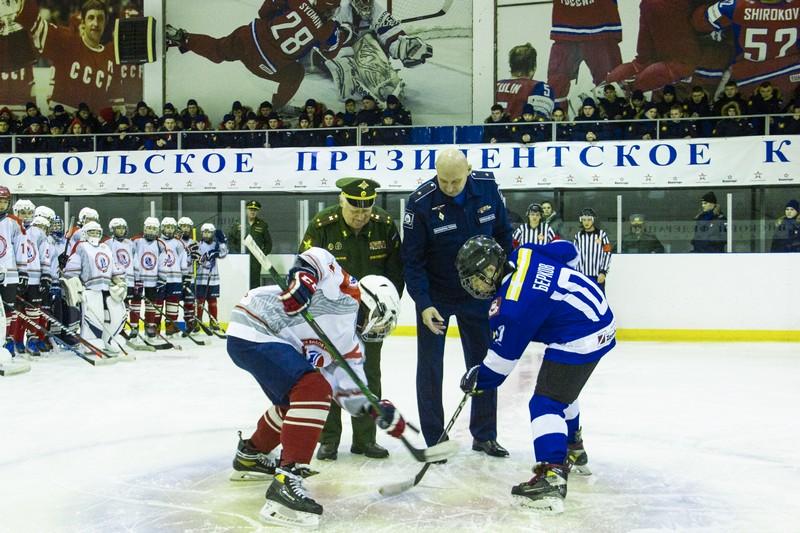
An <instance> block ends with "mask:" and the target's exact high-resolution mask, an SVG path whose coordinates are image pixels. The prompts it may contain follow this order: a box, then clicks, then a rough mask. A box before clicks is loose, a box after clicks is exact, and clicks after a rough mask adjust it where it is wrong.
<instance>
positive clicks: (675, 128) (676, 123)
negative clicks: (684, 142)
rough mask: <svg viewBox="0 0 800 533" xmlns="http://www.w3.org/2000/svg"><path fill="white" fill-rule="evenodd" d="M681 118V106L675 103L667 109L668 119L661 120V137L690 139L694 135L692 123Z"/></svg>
mask: <svg viewBox="0 0 800 533" xmlns="http://www.w3.org/2000/svg"><path fill="white" fill-rule="evenodd" d="M682 118H683V106H682V105H680V104H675V105H673V106H672V109H670V110H669V119H670V120H662V121H661V133H660V138H661V139H691V138H692V137H696V136H697V135H696V130H695V127H694V124H692V122H691V121H689V120H681V119H682Z"/></svg>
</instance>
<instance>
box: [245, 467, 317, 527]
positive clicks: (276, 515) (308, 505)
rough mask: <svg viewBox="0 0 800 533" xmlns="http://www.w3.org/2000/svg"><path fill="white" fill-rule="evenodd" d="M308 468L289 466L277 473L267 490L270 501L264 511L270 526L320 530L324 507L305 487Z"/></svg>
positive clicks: (261, 512) (268, 500)
mask: <svg viewBox="0 0 800 533" xmlns="http://www.w3.org/2000/svg"><path fill="white" fill-rule="evenodd" d="M309 470H310V469H309V468H308V465H302V464H288V465H284V466H281V467H279V468H277V469H276V470H275V477H274V478H273V480H272V484H271V485H270V486H269V488H268V489H267V502H266V503H265V504H264V506H263V507H262V508H261V511H260V513H259V514H260V515H261V518H262V519H263V520H265V521H266V522H269V523H271V524H279V525H282V526H294V527H309V528H313V527H317V526H318V525H319V518H320V516H321V515H322V506H321V505H320V504H318V503H317V502H315V501H314V500H313V499H312V498H311V497H310V496H309V495H308V493H307V492H306V490H305V488H304V487H303V478H304V477H308V475H309V473H308V472H309Z"/></svg>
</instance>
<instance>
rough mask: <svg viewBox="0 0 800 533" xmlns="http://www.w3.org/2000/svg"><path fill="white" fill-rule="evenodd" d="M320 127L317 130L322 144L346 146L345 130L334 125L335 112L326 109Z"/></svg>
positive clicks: (346, 136)
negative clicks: (320, 129) (319, 129)
mask: <svg viewBox="0 0 800 533" xmlns="http://www.w3.org/2000/svg"><path fill="white" fill-rule="evenodd" d="M322 128H323V130H322V131H320V132H319V134H320V136H321V141H322V145H323V146H347V145H348V144H349V143H348V135H347V130H344V129H339V128H337V127H336V114H335V113H334V112H333V111H331V110H330V109H328V110H327V111H325V114H324V115H322Z"/></svg>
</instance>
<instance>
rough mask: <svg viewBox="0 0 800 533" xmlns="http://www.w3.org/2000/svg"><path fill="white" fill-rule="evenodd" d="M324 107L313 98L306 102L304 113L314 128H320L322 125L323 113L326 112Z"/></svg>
mask: <svg viewBox="0 0 800 533" xmlns="http://www.w3.org/2000/svg"><path fill="white" fill-rule="evenodd" d="M324 107H325V106H323V105H322V104H320V103H318V102H317V101H316V100H314V99H313V98H309V99H308V100H306V105H305V108H304V109H303V113H304V114H305V115H306V116H307V117H308V122H309V124H311V127H312V128H319V126H320V124H322V113H323V112H324V109H323V108H324Z"/></svg>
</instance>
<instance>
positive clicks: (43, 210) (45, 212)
mask: <svg viewBox="0 0 800 533" xmlns="http://www.w3.org/2000/svg"><path fill="white" fill-rule="evenodd" d="M33 216H34V217H38V216H43V217H45V218H46V219H47V220H48V221H50V222H52V221H53V220H55V218H56V212H55V211H53V210H52V209H50V208H49V207H47V206H46V205H39V206H36V209H34V210H33Z"/></svg>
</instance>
